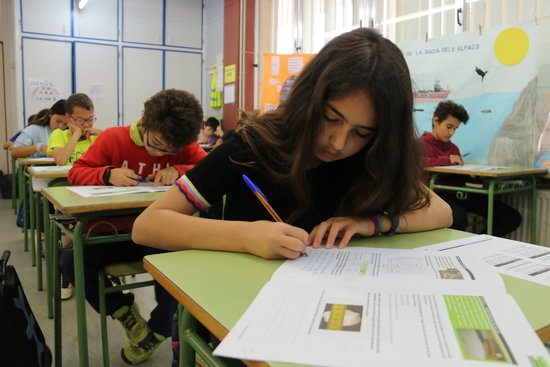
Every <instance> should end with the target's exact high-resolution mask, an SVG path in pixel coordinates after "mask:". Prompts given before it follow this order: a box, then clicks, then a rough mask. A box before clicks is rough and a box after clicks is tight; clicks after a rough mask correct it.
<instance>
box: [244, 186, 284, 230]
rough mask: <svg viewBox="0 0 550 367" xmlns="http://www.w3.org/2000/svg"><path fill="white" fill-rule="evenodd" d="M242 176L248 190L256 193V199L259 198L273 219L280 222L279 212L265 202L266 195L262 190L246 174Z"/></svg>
mask: <svg viewBox="0 0 550 367" xmlns="http://www.w3.org/2000/svg"><path fill="white" fill-rule="evenodd" d="M242 177H243V180H244V182H245V183H246V186H248V188H249V189H250V191H252V193H253V194H254V195H256V197H257V198H258V200H260V202H261V203H262V204H263V206H264V207H265V208H266V210H267V211H268V212H269V214H271V216H272V217H273V219H275V221H277V222H282V221H283V220H282V219H281V217H279V214H277V212H276V211H275V209H273V207H272V206H271V205H269V203H268V202H267V197H266V196H265V195H264V193H263V192H262V190H260V188H259V187H258V186H256V184H255V183H254V182H252V180H251V179H249V178H248V176H247V175H242Z"/></svg>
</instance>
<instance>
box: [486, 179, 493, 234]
mask: <svg viewBox="0 0 550 367" xmlns="http://www.w3.org/2000/svg"><path fill="white" fill-rule="evenodd" d="M494 204H495V181H491V182H490V183H489V192H488V193H487V234H488V235H492V234H493V210H494V206H495V205H494Z"/></svg>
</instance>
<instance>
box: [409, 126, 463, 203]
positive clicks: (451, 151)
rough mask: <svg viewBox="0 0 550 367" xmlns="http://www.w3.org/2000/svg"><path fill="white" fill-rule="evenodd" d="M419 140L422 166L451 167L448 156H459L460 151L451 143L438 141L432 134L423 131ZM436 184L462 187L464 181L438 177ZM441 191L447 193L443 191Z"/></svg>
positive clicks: (451, 177) (455, 177)
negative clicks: (422, 148) (422, 154)
mask: <svg viewBox="0 0 550 367" xmlns="http://www.w3.org/2000/svg"><path fill="white" fill-rule="evenodd" d="M420 140H421V141H422V145H423V146H424V166H426V167H433V166H449V165H451V158H450V156H451V155H460V150H459V149H458V147H457V146H456V145H455V144H454V143H453V142H451V141H448V142H445V141H441V140H438V139H436V137H435V136H433V135H432V133H429V132H427V131H424V134H422V136H421V137H420ZM430 177H431V175H427V176H426V185H429V184H430ZM437 183H438V184H442V185H451V186H462V185H463V184H464V179H462V178H458V177H457V175H445V176H441V175H440V176H439V179H438V180H437ZM438 191H439V190H438ZM441 191H444V192H449V191H445V190H441Z"/></svg>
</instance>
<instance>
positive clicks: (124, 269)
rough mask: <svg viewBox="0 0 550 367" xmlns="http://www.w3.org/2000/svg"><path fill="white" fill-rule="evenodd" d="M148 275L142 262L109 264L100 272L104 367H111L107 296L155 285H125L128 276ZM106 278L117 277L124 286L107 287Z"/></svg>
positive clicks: (144, 282) (146, 281) (148, 283)
mask: <svg viewBox="0 0 550 367" xmlns="http://www.w3.org/2000/svg"><path fill="white" fill-rule="evenodd" d="M143 273H147V272H146V271H145V269H144V268H143V262H142V261H134V262H130V263H127V262H119V263H113V264H108V265H106V266H105V267H103V269H100V270H99V271H98V274H97V276H98V283H99V317H100V323H101V342H102V349H103V366H109V336H108V333H107V314H106V305H105V296H106V295H107V294H108V293H114V292H119V291H123V290H127V289H135V288H141V287H147V286H150V285H153V284H154V283H155V282H154V280H152V279H150V280H144V281H141V282H132V283H128V284H125V282H124V279H125V277H127V276H136V275H138V274H143ZM104 276H108V277H116V278H120V279H122V280H123V281H122V284H120V285H113V286H111V287H108V286H105V281H104Z"/></svg>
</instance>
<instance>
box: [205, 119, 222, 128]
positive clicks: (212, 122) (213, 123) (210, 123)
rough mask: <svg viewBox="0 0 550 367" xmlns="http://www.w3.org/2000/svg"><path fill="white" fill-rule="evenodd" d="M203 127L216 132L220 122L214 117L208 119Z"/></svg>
mask: <svg viewBox="0 0 550 367" xmlns="http://www.w3.org/2000/svg"><path fill="white" fill-rule="evenodd" d="M204 126H210V127H211V128H212V130H216V129H217V128H218V126H220V121H219V120H218V119H217V118H215V117H209V118H207V119H206V121H205V122H204Z"/></svg>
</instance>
